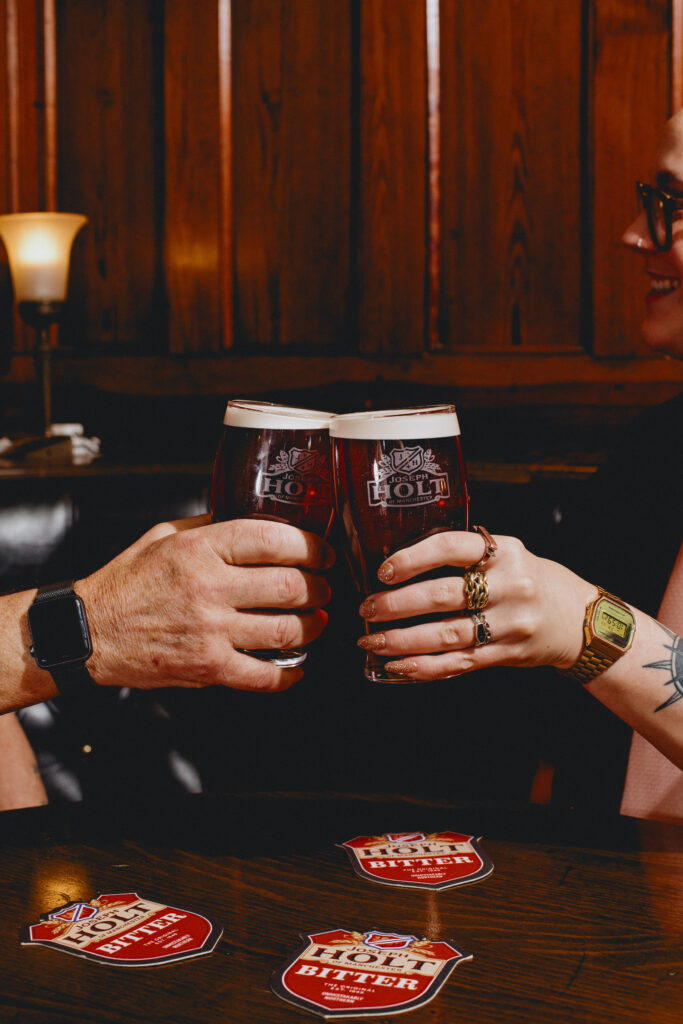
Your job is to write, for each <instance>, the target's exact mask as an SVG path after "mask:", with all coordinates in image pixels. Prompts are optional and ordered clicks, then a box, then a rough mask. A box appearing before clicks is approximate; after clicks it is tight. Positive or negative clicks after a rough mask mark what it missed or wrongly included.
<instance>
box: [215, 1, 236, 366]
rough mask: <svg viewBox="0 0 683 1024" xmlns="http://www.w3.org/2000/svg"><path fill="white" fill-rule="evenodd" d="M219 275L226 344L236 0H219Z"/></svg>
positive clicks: (231, 265) (229, 333)
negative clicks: (233, 45) (234, 9)
mask: <svg viewBox="0 0 683 1024" xmlns="http://www.w3.org/2000/svg"><path fill="white" fill-rule="evenodd" d="M218 120H219V129H218V137H219V151H220V211H221V215H220V224H219V236H220V237H219V249H220V253H219V275H220V286H219V287H220V298H221V325H222V332H223V334H222V341H223V348H230V347H231V346H232V343H233V329H234V320H233V318H234V302H233V288H234V274H235V260H234V256H233V235H234V230H235V222H234V217H233V174H232V160H233V152H232V0H218Z"/></svg>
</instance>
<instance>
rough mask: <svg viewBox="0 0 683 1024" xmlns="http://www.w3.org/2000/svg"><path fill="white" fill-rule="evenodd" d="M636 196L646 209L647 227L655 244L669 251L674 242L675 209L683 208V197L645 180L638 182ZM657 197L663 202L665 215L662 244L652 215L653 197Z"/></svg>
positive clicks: (659, 248)
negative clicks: (649, 183)
mask: <svg viewBox="0 0 683 1024" xmlns="http://www.w3.org/2000/svg"><path fill="white" fill-rule="evenodd" d="M636 196H637V197H638V205H639V206H640V207H641V209H644V210H645V213H646V216H647V227H648V231H649V232H650V238H651V239H652V242H653V244H654V245H655V246H656V248H657V249H658V250H659V252H667V250H668V249H670V248H671V246H672V244H673V230H672V225H673V215H674V211H675V210H683V197H681V196H675V195H672V194H671V193H670V192H667V191H666V189H663V188H656V187H655V186H654V185H648V184H647V183H646V182H644V181H637V182H636ZM655 196H656V197H657V198H658V199H660V200H661V203H662V215H663V217H664V244H663V245H662V244H661V243H660V242H659V241H658V239H657V230H656V225H655V222H654V217H653V215H652V199H653V197H655Z"/></svg>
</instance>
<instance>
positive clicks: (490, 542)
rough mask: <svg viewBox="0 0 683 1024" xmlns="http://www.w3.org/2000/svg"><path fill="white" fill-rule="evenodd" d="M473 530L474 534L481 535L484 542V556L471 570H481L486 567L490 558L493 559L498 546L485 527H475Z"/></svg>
mask: <svg viewBox="0 0 683 1024" xmlns="http://www.w3.org/2000/svg"><path fill="white" fill-rule="evenodd" d="M472 530H473V531H474V533H478V534H480V535H481V537H482V540H483V541H484V554H483V555H482V556H481V558H480V559H479V561H478V562H475V563H474V565H471V566H470V569H481V568H483V567H484V566H485V565H486V563H487V562H488V560H489V559H490V558H493V556H494V555H495V553H496V551H497V550H498V545H497V544H496V542H495V540H494V539H493V537H492V536H491V534H490V533H489V531H488V530H487V529H486V527H485V526H473V527H472Z"/></svg>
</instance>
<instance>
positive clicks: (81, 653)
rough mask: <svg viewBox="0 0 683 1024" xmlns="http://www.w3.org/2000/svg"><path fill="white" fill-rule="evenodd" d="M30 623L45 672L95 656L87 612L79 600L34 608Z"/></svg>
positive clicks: (32, 606)
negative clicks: (51, 666)
mask: <svg viewBox="0 0 683 1024" xmlns="http://www.w3.org/2000/svg"><path fill="white" fill-rule="evenodd" d="M28 623H29V627H30V629H31V637H32V639H33V655H34V657H35V659H36V661H37V662H38V664H39V665H40V667H41V668H48V667H49V666H50V665H64V664H66V663H67V662H71V661H83V660H84V659H85V658H88V657H89V656H90V654H91V653H92V649H91V646H90V635H89V633H88V625H87V622H86V618H85V612H84V611H83V605H82V604H81V602H80V600H78V598H73V597H67V598H62V599H59V600H55V601H45V602H39V603H38V604H32V605H31V607H30V608H29V610H28Z"/></svg>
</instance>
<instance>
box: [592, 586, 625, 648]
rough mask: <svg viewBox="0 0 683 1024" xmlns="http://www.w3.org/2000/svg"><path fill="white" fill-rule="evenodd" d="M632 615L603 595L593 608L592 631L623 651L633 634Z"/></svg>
mask: <svg viewBox="0 0 683 1024" xmlns="http://www.w3.org/2000/svg"><path fill="white" fill-rule="evenodd" d="M633 625H634V623H633V616H632V614H631V613H630V612H627V611H625V610H624V609H623V608H622V607H621V606H620V605H618V604H615V603H614V602H613V601H610V600H609V598H606V597H603V599H602V600H601V601H598V604H597V605H596V608H595V614H594V616H593V632H594V633H596V634H597V636H599V637H600V638H601V639H602V640H605V641H606V642H607V643H609V644H614V646H615V647H618V648H619V650H621V651H625V650H626V649H627V648H628V647H629V645H630V643H631V638H632V636H633Z"/></svg>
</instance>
